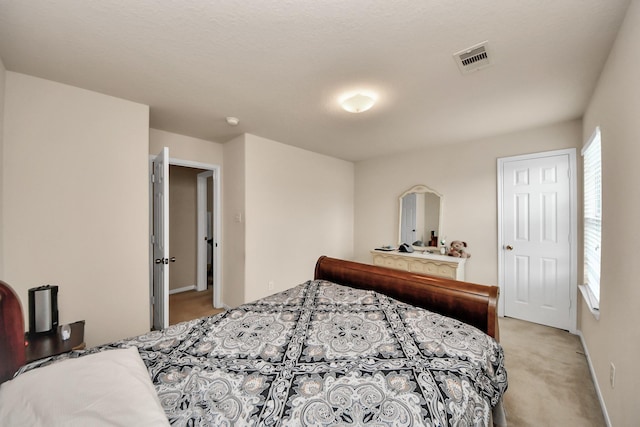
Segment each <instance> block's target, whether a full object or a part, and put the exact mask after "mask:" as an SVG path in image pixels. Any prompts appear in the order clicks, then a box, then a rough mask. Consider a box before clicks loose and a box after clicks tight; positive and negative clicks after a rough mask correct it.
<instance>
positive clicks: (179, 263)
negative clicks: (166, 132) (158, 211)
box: [169, 165, 202, 289]
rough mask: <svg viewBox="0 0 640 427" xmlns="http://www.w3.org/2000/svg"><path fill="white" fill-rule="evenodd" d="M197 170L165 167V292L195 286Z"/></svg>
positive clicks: (174, 166)
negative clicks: (167, 264)
mask: <svg viewBox="0 0 640 427" xmlns="http://www.w3.org/2000/svg"><path fill="white" fill-rule="evenodd" d="M200 172H202V170H200V169H194V168H187V167H183V166H176V165H171V166H169V178H170V179H169V243H170V248H171V253H170V256H171V257H175V258H176V262H175V263H172V264H171V266H170V268H169V289H179V288H184V287H188V286H196V282H197V278H196V271H197V255H198V242H197V239H196V236H197V231H198V209H197V202H198V192H197V179H198V174H199V173H200Z"/></svg>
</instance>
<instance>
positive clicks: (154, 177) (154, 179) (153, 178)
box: [151, 173, 156, 183]
mask: <svg viewBox="0 0 640 427" xmlns="http://www.w3.org/2000/svg"><path fill="white" fill-rule="evenodd" d="M151 182H152V183H155V182H156V174H154V173H152V174H151Z"/></svg>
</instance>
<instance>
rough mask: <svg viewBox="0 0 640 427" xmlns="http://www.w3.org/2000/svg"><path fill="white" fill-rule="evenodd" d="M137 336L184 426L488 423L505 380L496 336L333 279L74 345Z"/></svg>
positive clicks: (172, 413) (173, 418) (167, 404)
mask: <svg viewBox="0 0 640 427" xmlns="http://www.w3.org/2000/svg"><path fill="white" fill-rule="evenodd" d="M129 346H136V347H138V350H139V353H140V355H141V357H142V359H143V360H144V362H145V364H146V366H147V368H148V370H149V373H150V375H151V377H152V380H153V383H154V385H155V387H156V390H157V392H158V396H159V397H160V401H161V403H162V406H163V407H164V410H165V412H166V414H167V417H168V418H169V421H170V422H171V423H172V424H174V425H179V426H182V425H186V426H205V425H206V426H271V425H273V426H362V425H373V426H450V425H451V426H484V425H488V423H489V420H490V416H491V410H492V407H493V406H495V405H496V404H497V403H498V401H499V400H500V398H501V396H502V394H503V393H504V392H505V390H506V388H507V374H506V371H505V368H504V354H503V350H502V347H501V346H500V345H499V344H498V343H496V342H495V340H493V339H492V338H491V337H489V336H488V335H486V334H484V333H482V332H481V331H479V330H477V329H475V328H473V327H471V326H469V325H466V324H464V323H461V322H458V321H457V320H454V319H451V318H448V317H444V316H441V315H438V314H434V313H432V312H430V311H427V310H424V309H421V308H416V307H413V306H411V305H408V304H404V303H400V302H398V301H396V300H394V299H391V298H388V297H386V296H384V295H382V294H379V293H376V292H373V291H364V290H358V289H353V288H349V287H345V286H340V285H336V284H333V283H329V282H325V281H309V282H307V283H304V284H302V285H299V286H297V287H295V288H292V289H289V290H287V291H284V292H280V293H277V294H274V295H272V296H269V297H267V298H263V299H261V300H258V301H256V302H253V303H249V304H245V305H242V306H240V307H238V308H236V309H232V310H228V311H226V312H223V313H221V314H219V315H216V316H212V317H205V318H202V319H197V320H192V321H188V322H184V323H180V324H177V325H174V326H171V327H169V328H167V329H165V330H162V331H155V332H150V333H148V334H145V335H142V336H139V337H136V338H133V339H127V340H122V341H118V342H115V343H112V344H108V345H104V346H99V347H96V348H93V349H90V350H87V351H84V352H80V353H79V354H78V355H81V354H90V353H94V352H96V351H102V350H104V349H108V348H114V347H129ZM67 357H69V356H67ZM71 357H75V356H74V355H72V356H71Z"/></svg>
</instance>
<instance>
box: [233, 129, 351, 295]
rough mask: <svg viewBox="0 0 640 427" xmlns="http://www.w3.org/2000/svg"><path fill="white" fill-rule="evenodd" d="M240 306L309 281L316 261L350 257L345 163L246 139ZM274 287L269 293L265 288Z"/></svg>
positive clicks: (254, 138) (347, 164)
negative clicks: (326, 257)
mask: <svg viewBox="0 0 640 427" xmlns="http://www.w3.org/2000/svg"><path fill="white" fill-rule="evenodd" d="M245 137H246V166H245V167H246V171H245V173H246V196H245V197H246V225H245V226H246V286H245V296H244V299H245V301H252V300H255V299H257V298H260V297H263V296H266V295H269V294H272V293H274V292H276V291H281V290H284V289H288V288H290V287H292V286H294V285H297V284H300V283H302V282H304V281H306V280H309V279H313V271H314V267H315V263H316V261H317V260H318V257H319V256H321V255H329V256H334V257H339V258H352V257H353V191H354V186H353V176H354V175H353V174H354V166H353V163H351V162H347V161H343V160H338V159H335V158H332V157H327V156H324V155H320V154H316V153H312V152H310V151H307V150H303V149H300V148H296V147H292V146H289V145H285V144H281V143H279V142H276V141H272V140H268V139H265V138H260V137H257V136H254V135H246V136H245ZM269 281H273V282H274V289H273V290H269V289H268V288H267V285H268V282H269Z"/></svg>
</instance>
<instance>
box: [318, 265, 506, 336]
mask: <svg viewBox="0 0 640 427" xmlns="http://www.w3.org/2000/svg"><path fill="white" fill-rule="evenodd" d="M314 278H315V279H321V280H327V281H330V282H334V283H337V284H340V285H346V286H351V287H354V288H359V289H367V290H373V291H376V292H380V293H383V294H385V295H388V296H390V297H392V298H395V299H397V300H400V301H402V302H406V303H408V304H412V305H415V306H417V307H422V308H426V309H427V310H430V311H433V312H435V313H439V314H443V315H445V316H449V317H453V318H455V319H458V320H460V321H462V322H464V323H468V324H470V325H472V326H475V327H476V328H478V329H480V330H482V331H484V332H485V333H487V334H488V335H490V336H492V337H493V338H495V339H496V340H498V341H499V338H500V334H499V330H498V313H497V311H496V307H497V304H498V296H499V293H500V290H499V288H498V287H497V286H488V285H478V284H475V283H468V282H459V281H456V280H451V279H445V278H441V277H434V276H426V275H422V274H414V273H409V272H405V271H400V270H392V269H389V268H384V267H378V266H374V265H369V264H361V263H357V262H352V261H345V260H340V259H336V258H329V257H326V256H322V257H320V258H319V259H318V262H317V263H316V270H315V275H314Z"/></svg>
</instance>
